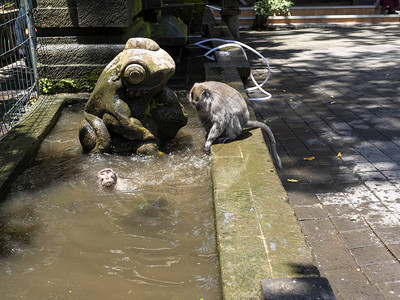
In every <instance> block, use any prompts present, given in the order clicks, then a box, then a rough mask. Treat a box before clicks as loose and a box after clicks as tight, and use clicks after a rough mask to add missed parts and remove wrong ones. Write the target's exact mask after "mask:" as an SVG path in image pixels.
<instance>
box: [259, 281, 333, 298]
mask: <svg viewBox="0 0 400 300" xmlns="http://www.w3.org/2000/svg"><path fill="white" fill-rule="evenodd" d="M261 285H262V289H263V293H264V299H266V300H267V299H268V300H283V299H297V300H302V299H303V300H306V299H325V300H335V299H336V297H335V295H334V294H333V291H332V288H331V286H330V284H329V281H328V280H327V279H326V278H323V277H316V278H315V277H308V278H282V279H265V280H263V281H261Z"/></svg>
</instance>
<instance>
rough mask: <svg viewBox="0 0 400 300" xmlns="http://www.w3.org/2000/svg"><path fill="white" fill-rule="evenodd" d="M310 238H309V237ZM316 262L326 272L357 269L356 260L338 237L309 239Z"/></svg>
mask: <svg viewBox="0 0 400 300" xmlns="http://www.w3.org/2000/svg"><path fill="white" fill-rule="evenodd" d="M307 238H308V237H307ZM308 243H309V245H310V247H311V249H313V253H314V257H315V261H316V262H317V263H318V265H319V266H321V267H323V269H324V270H331V269H342V268H348V267H350V266H354V267H356V263H355V261H354V258H353V257H352V255H351V254H350V252H349V251H348V249H347V248H346V246H345V245H344V244H343V241H342V240H341V239H340V237H339V236H337V235H332V236H331V237H330V238H327V237H326V238H324V237H320V238H319V239H308Z"/></svg>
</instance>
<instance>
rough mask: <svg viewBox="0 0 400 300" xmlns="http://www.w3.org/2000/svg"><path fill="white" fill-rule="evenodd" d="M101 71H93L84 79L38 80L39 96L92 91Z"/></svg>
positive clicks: (99, 69)
mask: <svg viewBox="0 0 400 300" xmlns="http://www.w3.org/2000/svg"><path fill="white" fill-rule="evenodd" d="M101 71H102V69H101V68H98V69H94V70H93V71H92V72H91V73H90V74H89V75H88V76H87V77H85V78H64V79H48V78H41V79H40V80H39V85H40V92H41V94H56V93H80V92H91V91H93V89H94V87H95V85H96V82H97V79H98V78H99V76H100V73H101Z"/></svg>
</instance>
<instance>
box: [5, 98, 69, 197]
mask: <svg viewBox="0 0 400 300" xmlns="http://www.w3.org/2000/svg"><path fill="white" fill-rule="evenodd" d="M63 101H64V97H59V96H52V97H39V100H38V101H37V102H36V103H35V104H34V106H33V107H32V108H31V109H30V111H29V112H28V113H27V114H26V115H25V116H24V117H23V118H22V119H21V121H20V122H19V123H18V124H17V125H16V126H15V127H14V128H13V129H11V130H10V132H8V133H7V134H6V135H5V136H4V138H3V139H1V140H0V198H1V199H3V198H4V196H5V194H6V192H7V190H8V188H9V186H10V184H11V183H12V181H13V179H14V178H16V177H17V176H18V175H19V174H20V173H21V172H22V171H23V170H24V168H25V164H26V163H27V162H28V161H29V160H30V159H31V158H32V157H33V156H34V155H35V153H36V152H37V150H38V148H39V146H40V143H41V142H42V141H43V139H44V138H45V137H46V135H47V134H48V133H49V132H50V130H51V128H52V127H53V126H54V124H55V122H56V121H57V119H58V117H59V116H60V113H61V110H62V104H63Z"/></svg>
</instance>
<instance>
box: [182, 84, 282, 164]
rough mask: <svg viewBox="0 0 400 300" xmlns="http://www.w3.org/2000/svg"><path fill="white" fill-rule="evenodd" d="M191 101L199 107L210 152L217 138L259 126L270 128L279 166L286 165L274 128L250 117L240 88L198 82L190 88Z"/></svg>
mask: <svg viewBox="0 0 400 300" xmlns="http://www.w3.org/2000/svg"><path fill="white" fill-rule="evenodd" d="M189 101H190V103H191V104H192V105H193V107H194V108H195V109H196V110H197V113H198V115H199V118H200V120H201V122H202V123H203V125H204V127H205V129H206V132H207V140H206V143H205V150H206V152H207V153H209V152H210V149H211V145H212V144H213V143H214V142H215V141H219V142H226V141H229V140H234V139H235V138H237V137H238V136H239V135H240V133H241V132H242V130H243V128H245V127H259V128H261V129H263V130H265V131H266V132H267V134H268V137H269V139H270V140H271V146H272V154H273V156H274V159H275V161H276V163H277V165H278V166H279V168H282V163H281V160H280V157H279V155H278V152H277V150H276V141H275V137H274V134H273V133H272V131H271V128H269V126H268V125H267V124H265V123H263V122H259V121H251V120H249V118H250V114H249V110H248V108H247V104H246V101H245V100H244V99H243V97H242V95H241V94H240V93H239V92H238V91H237V90H236V89H234V88H232V87H230V86H229V85H227V84H226V83H222V82H217V81H206V82H202V83H195V84H194V85H193V87H192V89H191V90H190V95H189Z"/></svg>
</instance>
